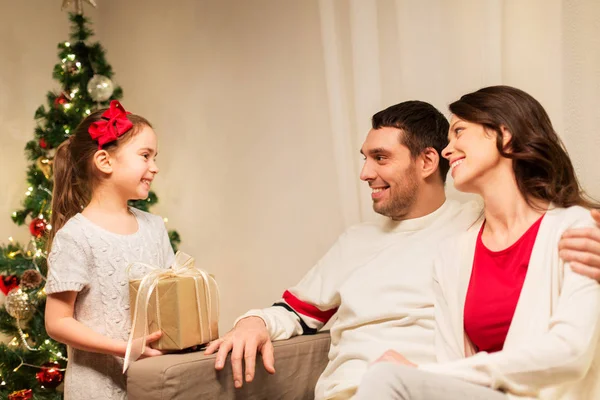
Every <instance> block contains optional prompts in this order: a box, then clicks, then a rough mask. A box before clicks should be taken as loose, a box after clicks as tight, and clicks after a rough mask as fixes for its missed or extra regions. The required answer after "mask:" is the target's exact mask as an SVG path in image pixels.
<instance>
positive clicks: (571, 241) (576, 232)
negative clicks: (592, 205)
mask: <svg viewBox="0 0 600 400" xmlns="http://www.w3.org/2000/svg"><path fill="white" fill-rule="evenodd" d="M592 217H594V220H596V226H595V227H593V228H580V229H569V230H568V231H566V232H565V233H564V234H563V235H562V238H561V239H560V242H559V243H558V250H559V255H560V257H561V258H562V259H563V260H564V261H565V262H568V263H570V264H571V268H572V269H573V271H575V272H577V273H579V274H581V275H585V276H587V277H590V278H592V279H595V280H597V281H598V282H600V211H599V210H592Z"/></svg>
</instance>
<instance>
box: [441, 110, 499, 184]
mask: <svg viewBox="0 0 600 400" xmlns="http://www.w3.org/2000/svg"><path fill="white" fill-rule="evenodd" d="M448 142H449V143H448V146H446V148H445V149H444V150H442V156H443V157H444V158H446V159H447V160H448V161H450V172H451V174H452V178H453V179H454V186H455V187H456V189H457V190H460V191H461V192H470V193H481V192H482V189H483V185H484V184H486V183H488V182H489V180H490V179H493V177H494V175H495V174H496V173H498V172H499V168H498V167H499V165H500V163H501V162H502V160H508V159H506V158H504V157H502V156H501V155H500V153H499V152H498V149H497V148H496V133H495V132H493V131H489V130H486V128H485V127H484V126H483V125H479V124H476V123H472V122H468V121H465V120H463V119H460V118H459V117H457V116H455V115H453V116H452V120H451V121H450V130H449V132H448ZM508 161H509V160H508Z"/></svg>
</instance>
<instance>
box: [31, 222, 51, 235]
mask: <svg viewBox="0 0 600 400" xmlns="http://www.w3.org/2000/svg"><path fill="white" fill-rule="evenodd" d="M47 225H48V223H47V222H46V220H45V219H43V218H39V217H38V218H34V219H32V220H31V223H30V224H29V232H30V233H31V234H32V235H33V236H35V237H36V238H41V237H42V236H43V235H44V233H46V226H47Z"/></svg>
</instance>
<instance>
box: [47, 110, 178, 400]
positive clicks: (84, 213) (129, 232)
mask: <svg viewBox="0 0 600 400" xmlns="http://www.w3.org/2000/svg"><path fill="white" fill-rule="evenodd" d="M156 154H157V139H156V134H155V133H154V131H153V130H152V126H151V125H150V123H149V122H148V121H147V120H145V119H144V118H142V117H140V116H137V115H134V114H130V113H127V112H126V111H125V109H124V108H123V106H121V104H119V102H118V101H116V100H114V101H112V102H111V103H110V108H109V109H105V110H100V111H96V112H94V113H92V114H91V115H90V116H88V117H87V118H86V119H85V120H84V121H83V122H81V124H80V125H79V126H78V127H77V129H76V130H75V133H74V134H72V135H71V137H69V139H67V140H66V141H65V142H64V143H62V144H61V145H60V146H59V147H58V149H57V152H56V156H55V158H54V193H53V199H52V219H51V223H52V226H53V230H52V231H51V234H50V238H49V245H50V254H49V256H48V265H49V273H48V281H47V283H46V293H47V294H48V298H47V301H46V330H47V331H48V334H49V335H50V336H51V337H52V338H53V339H55V340H57V341H60V342H62V343H65V344H66V345H67V346H68V350H69V363H68V366H67V371H66V376H65V399H125V398H126V397H127V394H126V388H125V383H126V378H125V375H123V373H122V369H123V360H122V357H123V356H124V355H125V350H126V341H127V337H128V334H129V330H130V328H131V321H130V317H129V307H130V306H129V297H128V290H129V285H128V279H127V275H126V268H127V266H128V264H129V263H131V262H143V263H147V264H151V265H156V266H159V267H167V266H169V265H170V264H171V262H172V261H173V260H174V254H173V250H172V248H171V246H170V243H169V238H168V234H167V231H166V229H165V225H164V223H163V221H162V219H161V218H160V217H158V216H154V215H151V214H149V213H146V212H143V211H139V210H136V209H134V208H130V207H128V205H127V201H128V200H136V199H145V198H147V197H148V192H149V191H150V184H151V183H152V180H153V179H154V177H155V176H156V174H157V173H158V167H157V166H156V162H155V157H156ZM159 337H160V332H155V333H152V334H150V335H148V337H147V341H148V343H151V342H153V341H156V340H157V339H158V338H159ZM160 354H161V352H160V351H158V350H153V349H151V348H149V347H147V348H146V350H145V351H144V354H143V356H146V357H150V356H155V355H160Z"/></svg>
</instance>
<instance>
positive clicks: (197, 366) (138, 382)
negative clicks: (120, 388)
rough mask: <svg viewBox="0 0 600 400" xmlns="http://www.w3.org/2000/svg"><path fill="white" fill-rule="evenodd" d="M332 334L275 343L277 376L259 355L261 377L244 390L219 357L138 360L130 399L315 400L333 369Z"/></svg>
mask: <svg viewBox="0 0 600 400" xmlns="http://www.w3.org/2000/svg"><path fill="white" fill-rule="evenodd" d="M329 344H330V340H329V333H327V332H325V333H319V334H317V335H311V336H297V337H295V338H292V339H289V340H282V341H279V342H274V343H273V346H274V348H275V370H276V373H275V375H269V374H268V373H267V372H266V371H265V370H264V368H263V366H262V359H261V358H260V356H258V357H257V368H256V376H255V378H254V381H253V382H252V383H249V384H247V383H244V386H243V387H242V388H241V389H237V390H236V389H235V388H234V387H233V378H232V372H231V364H230V363H229V362H230V360H229V358H228V359H227V364H226V367H225V368H224V369H223V371H216V370H215V368H214V365H215V355H210V356H205V355H204V353H203V352H195V353H188V354H171V355H165V356H160V357H152V358H146V359H143V360H139V361H136V362H135V363H133V365H132V366H131V367H130V368H129V371H128V373H127V393H128V397H129V400H159V399H160V400H184V399H186V400H188V399H190V400H191V399H202V400H211V399H219V400H226V399H269V400H272V399H286V400H287V399H290V400H294V399H313V398H314V389H315V384H316V382H317V379H318V378H319V375H321V373H322V372H323V370H324V369H325V366H326V365H327V361H328V359H327V354H328V352H329Z"/></svg>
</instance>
